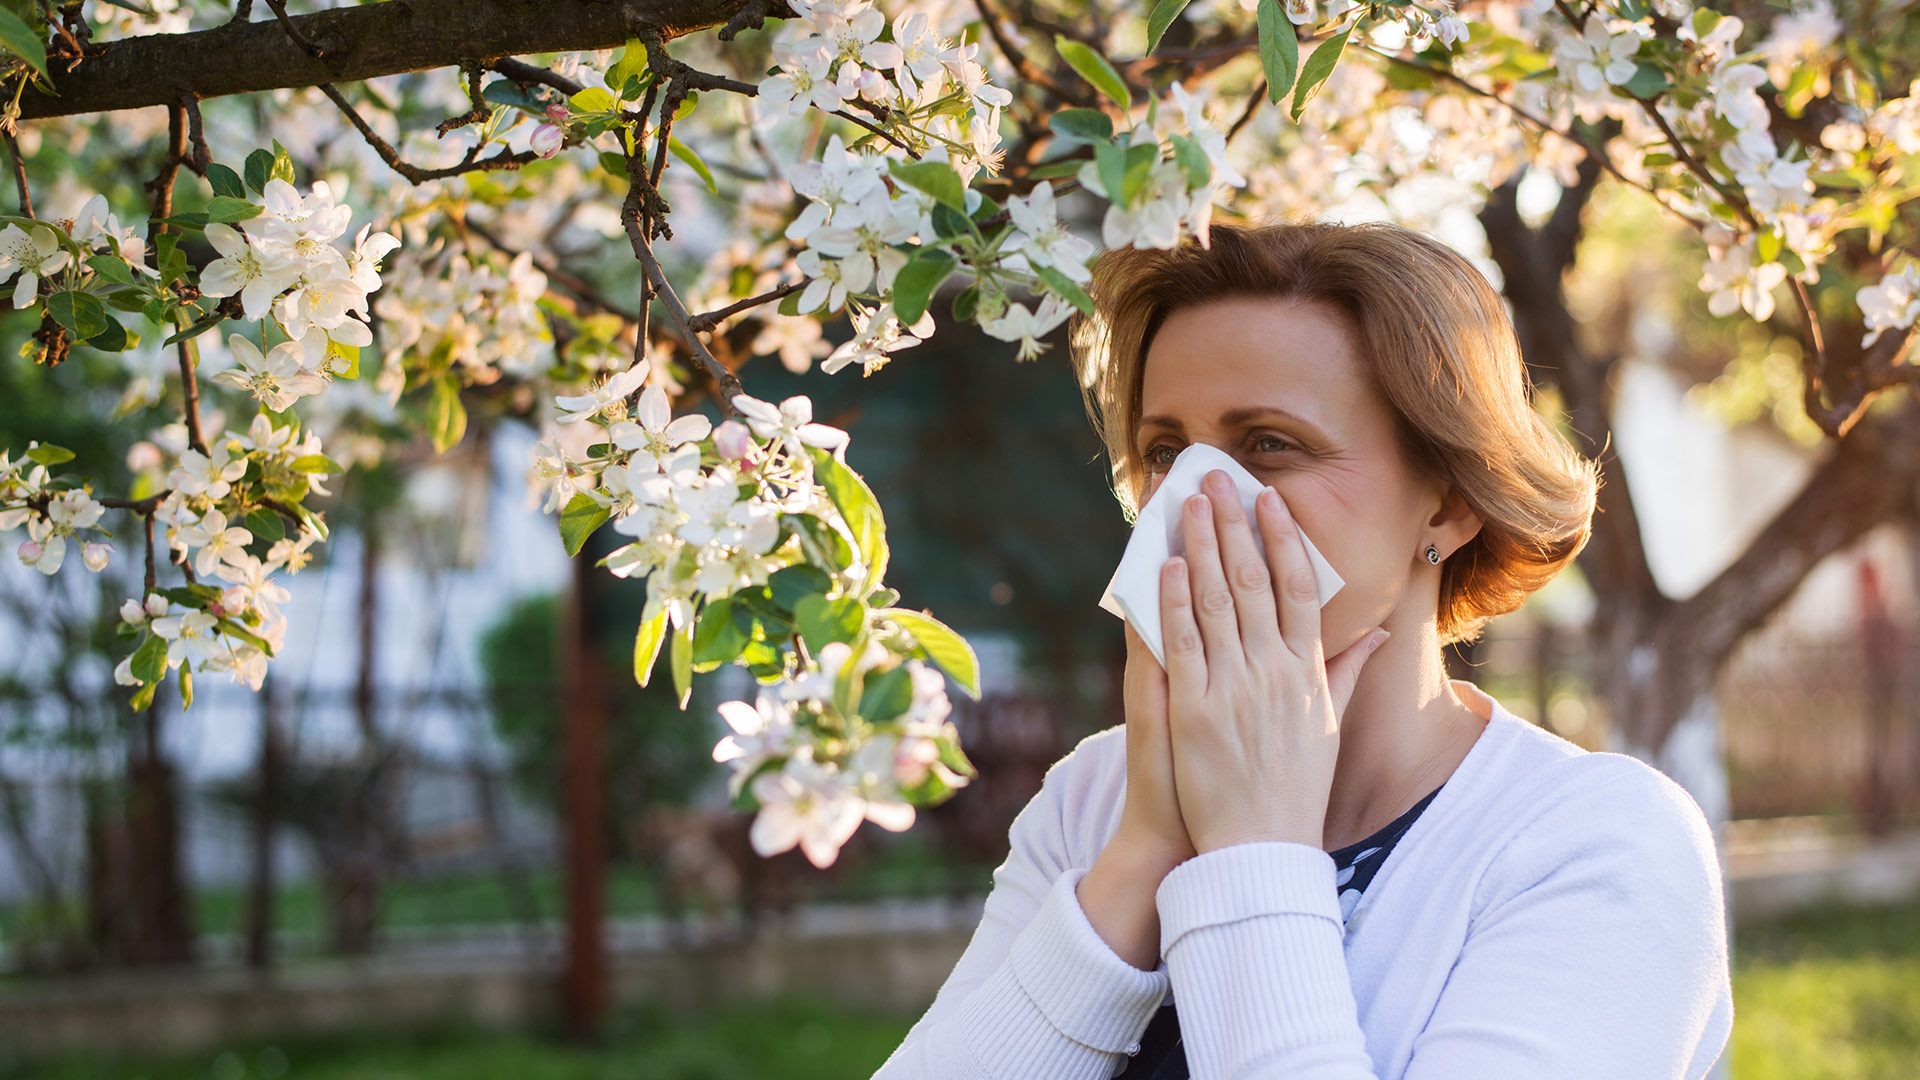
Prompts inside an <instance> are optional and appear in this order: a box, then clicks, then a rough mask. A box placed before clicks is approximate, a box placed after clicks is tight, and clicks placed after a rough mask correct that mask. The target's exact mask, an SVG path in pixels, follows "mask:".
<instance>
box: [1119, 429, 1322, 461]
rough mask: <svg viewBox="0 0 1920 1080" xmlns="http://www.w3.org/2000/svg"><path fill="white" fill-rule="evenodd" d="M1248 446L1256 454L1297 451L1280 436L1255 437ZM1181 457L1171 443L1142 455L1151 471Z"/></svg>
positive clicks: (1148, 449) (1161, 445) (1157, 445)
mask: <svg viewBox="0 0 1920 1080" xmlns="http://www.w3.org/2000/svg"><path fill="white" fill-rule="evenodd" d="M1247 446H1248V448H1249V449H1250V450H1252V451H1253V452H1254V453H1256V454H1279V453H1285V452H1286V451H1288V450H1292V449H1295V447H1294V445H1293V443H1291V442H1289V441H1288V440H1286V439H1283V438H1281V437H1280V436H1278V435H1255V436H1253V438H1251V439H1250V440H1248V442H1247ZM1162 455H1167V456H1162ZM1179 456H1180V447H1178V446H1176V445H1174V444H1173V443H1170V442H1161V443H1155V444H1153V445H1152V446H1151V447H1148V448H1147V452H1146V453H1145V454H1144V455H1142V457H1143V459H1144V461H1145V464H1146V466H1147V468H1149V469H1158V468H1162V467H1168V466H1171V465H1172V464H1173V459H1174V458H1176V457H1179Z"/></svg>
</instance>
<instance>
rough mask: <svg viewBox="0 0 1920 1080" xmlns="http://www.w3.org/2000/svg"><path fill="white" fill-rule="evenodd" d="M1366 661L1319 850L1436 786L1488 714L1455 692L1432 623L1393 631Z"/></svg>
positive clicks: (1340, 843) (1362, 832) (1341, 843)
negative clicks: (1467, 702)
mask: <svg viewBox="0 0 1920 1080" xmlns="http://www.w3.org/2000/svg"><path fill="white" fill-rule="evenodd" d="M1391 629H1392V630H1393V632H1394V633H1393V637H1391V638H1389V639H1388V640H1387V643H1386V644H1385V645H1382V646H1381V647H1380V651H1379V652H1376V653H1374V654H1373V655H1372V656H1371V657H1368V658H1367V663H1366V666H1365V667H1364V668H1362V669H1361V672H1360V681H1359V683H1358V684H1357V685H1356V686H1355V687H1354V691H1353V697H1352V699H1351V700H1349V701H1348V703H1347V711H1346V713H1345V714H1344V715H1343V716H1342V717H1341V721H1340V759H1339V762H1338V763H1337V764H1336V765H1335V768H1334V774H1333V788H1332V791H1331V792H1330V793H1329V795H1328V799H1327V818H1326V826H1325V829H1324V832H1323V834H1322V837H1323V843H1322V845H1321V846H1322V848H1323V849H1324V850H1327V851H1334V850H1337V849H1339V848H1342V847H1345V846H1347V845H1348V844H1352V843H1355V842H1357V841H1359V840H1364V839H1365V838H1367V837H1368V836H1371V835H1372V834H1373V833H1375V832H1377V831H1378V830H1379V829H1381V828H1382V827H1384V826H1385V825H1386V824H1387V823H1388V822H1391V821H1392V820H1393V819H1394V818H1396V817H1399V816H1400V815H1401V814H1403V813H1405V812H1406V811H1407V810H1408V809H1409V808H1410V807H1412V806H1413V804H1414V803H1416V802H1418V801H1420V799H1422V798H1423V797H1425V796H1426V794H1427V793H1428V792H1430V791H1432V790H1433V789H1435V788H1437V787H1439V786H1440V785H1441V784H1442V783H1444V782H1445V781H1446V779H1447V778H1448V777H1450V776H1452V775H1453V770H1454V769H1455V768H1456V767H1458V766H1459V764H1460V762H1461V761H1462V760H1463V759H1464V758H1465V757H1466V756H1467V752H1468V751H1469V750H1471V749H1473V744H1474V742H1475V741H1476V740H1477V739H1479V737H1480V733H1481V732H1482V731H1484V730H1485V729H1486V725H1487V723H1488V721H1489V720H1490V715H1489V714H1485V713H1481V712H1479V711H1478V709H1479V708H1480V707H1485V708H1491V705H1490V703H1489V702H1487V701H1485V700H1484V699H1482V700H1478V701H1476V702H1475V706H1476V707H1472V708H1470V707H1469V706H1468V705H1466V704H1463V702H1462V700H1461V696H1460V695H1458V694H1456V693H1455V692H1454V689H1453V687H1452V685H1451V684H1450V680H1449V679H1448V676H1447V671H1446V665H1445V663H1444V662H1443V660H1442V656H1441V652H1440V643H1439V635H1438V632H1437V630H1436V627H1435V624H1434V623H1433V622H1431V621H1429V622H1427V623H1425V624H1423V625H1420V626H1410V627H1405V628H1402V627H1392V628H1391Z"/></svg>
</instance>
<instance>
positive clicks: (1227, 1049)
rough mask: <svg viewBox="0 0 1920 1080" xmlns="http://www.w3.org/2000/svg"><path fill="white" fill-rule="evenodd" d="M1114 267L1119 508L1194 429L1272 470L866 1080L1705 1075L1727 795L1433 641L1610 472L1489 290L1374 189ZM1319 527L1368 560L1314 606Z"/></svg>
mask: <svg viewBox="0 0 1920 1080" xmlns="http://www.w3.org/2000/svg"><path fill="white" fill-rule="evenodd" d="M1091 292H1092V294H1093V296H1094V300H1095V303H1096V315H1095V317H1094V318H1093V319H1092V320H1090V321H1088V322H1087V323H1085V324H1084V325H1080V326H1077V327H1076V331H1079V332H1080V333H1078V335H1077V344H1078V348H1077V349H1076V361H1077V363H1078V366H1079V369H1080V372H1081V385H1082V386H1083V387H1084V388H1085V390H1086V396H1087V405H1088V410H1089V413H1090V414H1091V415H1092V417H1093V420H1094V423H1095V426H1096V427H1097V428H1098V429H1099V430H1100V432H1101V434H1102V437H1103V439H1104V440H1105V442H1106V445H1107V450H1108V454H1109V457H1110V460H1111V461H1112V464H1113V475H1114V482H1115V485H1114V486H1115V492H1116V494H1117V495H1118V496H1119V498H1120V501H1121V503H1122V505H1123V506H1124V507H1125V508H1126V510H1127V513H1128V518H1129V520H1132V519H1133V518H1134V517H1135V516H1136V515H1137V512H1138V511H1137V508H1138V507H1139V506H1140V505H1142V504H1143V502H1144V500H1145V498H1147V497H1150V496H1151V493H1152V491H1153V490H1154V485H1155V484H1156V483H1157V480H1158V477H1159V475H1161V474H1163V473H1164V470H1165V468H1166V466H1167V464H1168V463H1169V462H1171V461H1172V459H1173V457H1174V456H1175V455H1177V454H1178V453H1179V451H1180V449H1181V448H1183V447H1185V446H1187V445H1191V444H1192V443H1193V442H1194V441H1202V442H1206V443H1208V444H1210V445H1212V446H1214V447H1217V448H1219V449H1220V450H1222V451H1225V452H1226V453H1229V454H1232V455H1234V457H1235V458H1236V459H1237V460H1238V461H1239V462H1240V463H1241V464H1242V465H1244V466H1245V467H1246V468H1247V469H1249V470H1250V471H1252V472H1253V474H1254V475H1255V476H1257V477H1259V478H1260V479H1261V480H1262V481H1263V482H1264V483H1266V484H1268V485H1269V486H1270V487H1271V488H1272V489H1273V491H1272V493H1270V494H1269V493H1263V495H1262V499H1261V504H1262V505H1261V506H1260V508H1259V510H1258V511H1257V513H1256V515H1255V516H1254V519H1253V520H1250V519H1249V518H1248V516H1247V515H1246V514H1245V513H1243V512H1242V510H1241V507H1240V503H1239V500H1238V499H1237V498H1236V497H1234V496H1233V495H1232V494H1231V491H1232V489H1231V488H1230V487H1225V488H1213V487H1211V483H1212V482H1216V481H1218V480H1220V479H1223V478H1224V477H1225V474H1224V473H1222V472H1219V471H1217V470H1216V471H1215V472H1214V473H1213V474H1211V475H1210V476H1209V478H1208V480H1209V484H1208V485H1203V487H1204V488H1206V489H1207V491H1208V493H1207V494H1205V495H1201V496H1196V497H1195V498H1194V499H1192V500H1189V504H1188V506H1186V507H1185V508H1184V510H1183V513H1182V528H1183V529H1184V530H1185V540H1186V557H1185V558H1184V559H1173V560H1169V562H1168V566H1167V569H1166V570H1164V571H1163V573H1162V577H1161V611H1162V618H1163V624H1164V634H1165V642H1166V648H1165V651H1166V657H1167V662H1166V666H1165V668H1164V669H1163V668H1162V667H1161V665H1160V664H1159V663H1158V662H1157V661H1156V660H1155V659H1154V658H1153V654H1152V653H1151V652H1149V651H1148V650H1147V648H1146V647H1145V645H1144V644H1143V643H1142V642H1141V640H1140V638H1139V636H1138V635H1137V634H1135V633H1134V632H1133V630H1132V628H1131V627H1128V628H1127V629H1126V631H1125V632H1126V635H1127V649H1128V653H1127V657H1128V659H1127V671H1126V679H1125V699H1126V700H1125V707H1126V717H1125V719H1126V723H1125V724H1124V725H1116V726H1115V727H1111V728H1108V729H1106V730H1104V731H1101V732H1098V733H1096V734H1094V735H1090V736H1088V737H1087V738H1085V739H1084V740H1082V741H1081V742H1080V744H1079V745H1078V746H1077V747H1075V748H1074V750H1073V752H1072V753H1070V754H1068V755H1067V756H1066V757H1065V758H1063V759H1061V760H1060V761H1059V762H1057V763H1055V765H1054V766H1053V767H1052V768H1051V769H1050V770H1049V771H1048V773H1047V776H1046V780H1045V782H1044V783H1043V784H1042V786H1041V790H1040V792H1039V793H1038V794H1037V795H1035V796H1034V798H1033V800H1032V801H1031V802H1030V803H1029V804H1028V805H1027V806H1026V807H1025V808H1024V809H1023V810H1022V811H1021V813H1020V814H1019V816H1018V817H1017V818H1016V819H1015V821H1014V823H1013V826H1012V829H1011V832H1010V836H1009V840H1010V844H1011V850H1010V852H1009V854H1008V856H1007V860H1006V861H1005V862H1004V863H1002V864H1001V865H1000V866H999V867H998V868H997V869H996V870H995V871H994V874H993V890H992V892H991V894H990V895H989V896H988V898H987V902H986V909H985V911H984V913H983V915H982V917H981V922H980V926H979V928H978V929H977V930H976V931H975V933H974V936H973V939H972V941H971V943H970V944H969V945H968V946H967V949H966V951H965V952H964V953H963V954H962V956H961V957H960V960H959V962H958V963H957V964H956V965H955V966H954V969H953V972H952V974H951V975H950V976H949V977H948V979H947V981H946V983H945V985H943V986H942V987H941V990H940V993H939V995H938V997H937V998H936V999H935V1001H934V1003H933V1005H932V1007H930V1008H929V1009H928V1010H927V1013H926V1015H925V1016H923V1017H922V1018H921V1019H920V1021H919V1022H918V1023H916V1024H915V1025H914V1027H913V1029H912V1030H911V1031H910V1032H909V1033H908V1035H907V1038H906V1040H905V1041H904V1042H903V1043H902V1044H901V1046H900V1047H899V1048H898V1049H897V1050H896V1051H895V1052H894V1054H893V1055H892V1056H891V1057H890V1058H889V1059H888V1060H887V1062H886V1064H885V1065H883V1066H882V1067H881V1069H880V1071H879V1072H878V1073H876V1074H875V1080H907V1078H920V1077H952V1078H962V1077H967V1078H971V1077H996V1078H1015V1077H1019V1078H1027V1077H1032V1078H1037V1080H1039V1078H1044V1080H1075V1078H1085V1080H1105V1078H1107V1077H1110V1076H1116V1075H1124V1076H1127V1077H1141V1078H1144V1080H1177V1078H1181V1077H1187V1076H1189V1075H1190V1076H1192V1077H1195V1078H1199V1080H1215V1078H1222V1080H1225V1078H1232V1080H1252V1078H1269V1077H1273V1078H1277V1077H1287V1078H1290V1080H1323V1078H1325V1080H1332V1078H1340V1080H1362V1078H1369V1077H1372V1078H1380V1080H1399V1078H1405V1080H1440V1078H1447V1080H1452V1078H1463V1080H1505V1078H1512V1080H1578V1078H1592V1080H1653V1078H1668V1077H1672V1078H1676V1080H1693V1078H1697V1077H1700V1076H1702V1075H1704V1074H1705V1073H1706V1072H1707V1070H1708V1069H1709V1068H1710V1067H1711V1066H1712V1064H1713V1062H1714V1061H1715V1060H1716V1059H1717V1058H1718V1056H1719V1054H1720V1052H1721V1050H1722V1049H1723V1048H1724V1046H1725V1045H1726V1040H1727V1037H1728V1035H1729V1033H1730V1032H1731V1030H1732V1023H1733V1002H1732V993H1731V986H1730V980H1729V974H1728V966H1727V944H1726V931H1725V922H1724V908H1723V900H1722V890H1721V880H1720V872H1719V863H1718V860H1717V857H1716V855H1715V850H1714V842H1713V837H1712V834H1711V832H1710V830H1709V828H1708V825H1707V823H1706V820H1705V818H1704V816H1703V815H1702V814H1701V812H1700V810H1699V807H1698V805H1697V804H1696V803H1694V801H1693V800H1692V798H1691V797H1690V796H1688V795H1687V793H1686V792H1685V791H1684V790H1683V789H1681V788H1680V787H1679V786H1678V785H1677V784H1675V783H1674V782H1673V781H1671V780H1670V779H1668V778H1667V777H1666V776H1664V775H1663V774H1661V773H1660V772H1658V771H1657V770H1655V769H1653V768H1651V767H1649V766H1647V765H1645V764H1643V763H1641V762H1639V761H1637V760H1635V759H1633V758H1631V757H1627V756H1625V755H1620V754H1611V753H1588V752H1586V751H1584V750H1582V749H1581V748H1579V747H1577V746H1575V745H1573V744H1572V743H1569V742H1567V741H1566V740H1564V739H1561V738H1559V737H1557V736H1555V735H1553V734H1551V733H1550V732H1547V731H1545V730H1544V729H1542V728H1539V727H1537V726H1535V725H1533V724H1531V723H1528V722H1526V721H1524V720H1521V719H1519V718H1518V717H1515V716H1514V715H1513V714H1512V713H1511V712H1509V711H1507V709H1506V708H1505V707H1504V706H1502V705H1501V704H1500V702H1498V701H1496V700H1494V699H1493V698H1491V697H1490V696H1488V695H1487V694H1486V693H1484V692H1482V691H1481V690H1480V689H1479V688H1478V687H1476V686H1474V685H1473V684H1472V683H1469V682H1466V681H1462V680H1449V679H1448V678H1447V677H1446V674H1445V669H1444V666H1443V664H1442V654H1441V647H1442V646H1443V645H1445V644H1447V643H1449V642H1454V641H1461V640H1469V639H1471V638H1472V637H1474V636H1476V635H1477V634H1478V632H1479V630H1480V629H1481V627H1482V626H1483V625H1484V623H1485V622H1486V621H1487V619H1489V618H1491V617H1492V616H1495V615H1498V614H1501V613H1504V612H1508V611H1511V610H1513V609H1515V608H1516V607H1518V606H1519V605H1520V603H1521V601H1522V600H1523V599H1524V598H1525V597H1526V595H1527V594H1528V593H1529V592H1531V591H1532V590H1534V589H1536V588H1538V587H1540V586H1541V585H1543V584H1545V583H1546V582H1547V581H1548V580H1549V579H1550V578H1552V577H1553V575H1554V574H1556V573H1557V572H1559V571H1560V569H1561V568H1563V567H1564V566H1566V564H1567V563H1569V562H1571V561H1572V560H1573V558H1574V556H1575V555H1576V554H1577V553H1578V552H1579V550H1580V549H1581V547H1582V546H1583V545H1584V544H1585V543H1586V540H1587V537H1588V535H1589V530H1590V518H1591V516H1592V513H1593V507H1594V491H1595V488H1596V485H1597V476H1596V472H1595V470H1594V468H1593V466H1592V463H1591V462H1588V461H1586V460H1584V459H1582V458H1580V457H1579V456H1578V455H1576V454H1575V453H1573V452H1572V451H1571V450H1570V449H1569V448H1568V447H1567V446H1566V444H1565V443H1564V442H1562V441H1561V439H1560V438H1559V437H1558V435H1557V434H1556V433H1555V431H1554V429H1553V428H1552V426H1551V425H1550V424H1548V423H1547V422H1546V421H1544V420H1542V419H1541V418H1540V417H1539V416H1538V414H1536V413H1535V412H1534V410H1533V408H1532V407H1531V404H1530V402H1529V387H1528V381H1527V377H1526V373H1525V368H1524V367H1523V366H1522V364H1521V360H1520V355H1519V349H1518V346H1517V344H1516V342H1515V339H1514V335H1513V330H1512V327H1511V325H1510V323H1509V321H1508V319H1507V316H1506V311H1505V308H1504V307H1503V306H1502V303H1501V301H1500V298H1499V296H1498V295H1496V294H1495V293H1494V291H1493V290H1492V289H1491V288H1490V287H1489V286H1488V284H1487V282H1486V281H1485V279H1484V278H1483V277H1482V276H1481V275H1480V273H1479V272H1478V271H1477V270H1476V269H1475V268H1474V267H1473V266H1472V264H1470V263H1468V262H1467V261H1466V260H1465V259H1464V258H1462V257H1461V256H1459V255H1458V254H1456V253H1455V252H1453V251H1452V250H1451V249H1449V248H1447V247H1446V246H1444V245H1442V244H1440V243H1438V242H1436V241H1434V240H1431V239H1429V238H1427V237H1425V236H1422V235H1420V234H1418V233H1415V232H1412V231H1410V230H1407V229H1404V228H1400V227H1397V226H1392V225H1385V224H1377V223H1370V224H1364V225H1355V226H1344V225H1333V224H1276V225H1268V226H1264V227H1259V228H1240V227H1235V226H1231V225H1224V224H1222V225H1215V226H1214V227H1213V229H1212V234H1211V237H1210V246H1209V247H1205V248H1203V247H1200V246H1199V245H1197V244H1193V243H1187V244H1184V245H1182V246H1181V247H1179V248H1177V249H1175V250H1173V251H1158V250H1151V249H1148V250H1136V249H1121V250H1115V251H1110V252H1108V253H1106V254H1105V255H1103V256H1102V257H1101V258H1100V260H1099V261H1098V262H1097V263H1096V265H1095V267H1094V278H1093V282H1092V288H1091ZM1216 491H1217V492H1218V493H1219V495H1220V497H1219V498H1217V499H1216V498H1214V497H1213V496H1212V493H1213V492H1216ZM1275 495H1277V496H1278V498H1274V497H1273V496H1275ZM1254 529H1260V530H1262V536H1263V537H1264V540H1265V549H1266V553H1267V554H1266V557H1265V558H1264V559H1262V558H1261V557H1260V556H1259V555H1257V554H1256V548H1255V547H1254V546H1253V532H1252V530H1254ZM1296 530H1298V531H1304V532H1305V534H1306V535H1308V536H1310V537H1313V538H1314V541H1315V543H1316V544H1317V545H1318V546H1319V548H1320V549H1321V551H1322V552H1323V553H1325V555H1326V557H1327V559H1328V560H1329V561H1330V562H1331V563H1332V564H1333V567H1334V569H1335V570H1337V571H1338V572H1339V573H1340V575H1341V577H1342V578H1343V579H1344V580H1345V582H1346V585H1345V587H1344V588H1342V589H1341V590H1340V591H1339V592H1338V593H1337V594H1335V596H1334V597H1333V598H1332V600H1331V601H1330V602H1329V603H1328V604H1327V605H1326V606H1325V607H1324V608H1321V607H1319V606H1318V603H1317V599H1316V594H1315V589H1314V584H1313V576H1312V572H1311V568H1310V566H1309V564H1308V562H1307V559H1306V554H1305V550H1304V547H1303V546H1302V544H1301V543H1300V540H1299V536H1298V532H1297V531H1296ZM1381 631H1385V634H1386V636H1384V637H1383V636H1382V634H1381ZM1382 641H1384V642H1385V643H1384V644H1381V642H1382ZM1123 732H1124V734H1123ZM1175 1002H1177V1008H1176V1006H1175Z"/></svg>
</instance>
